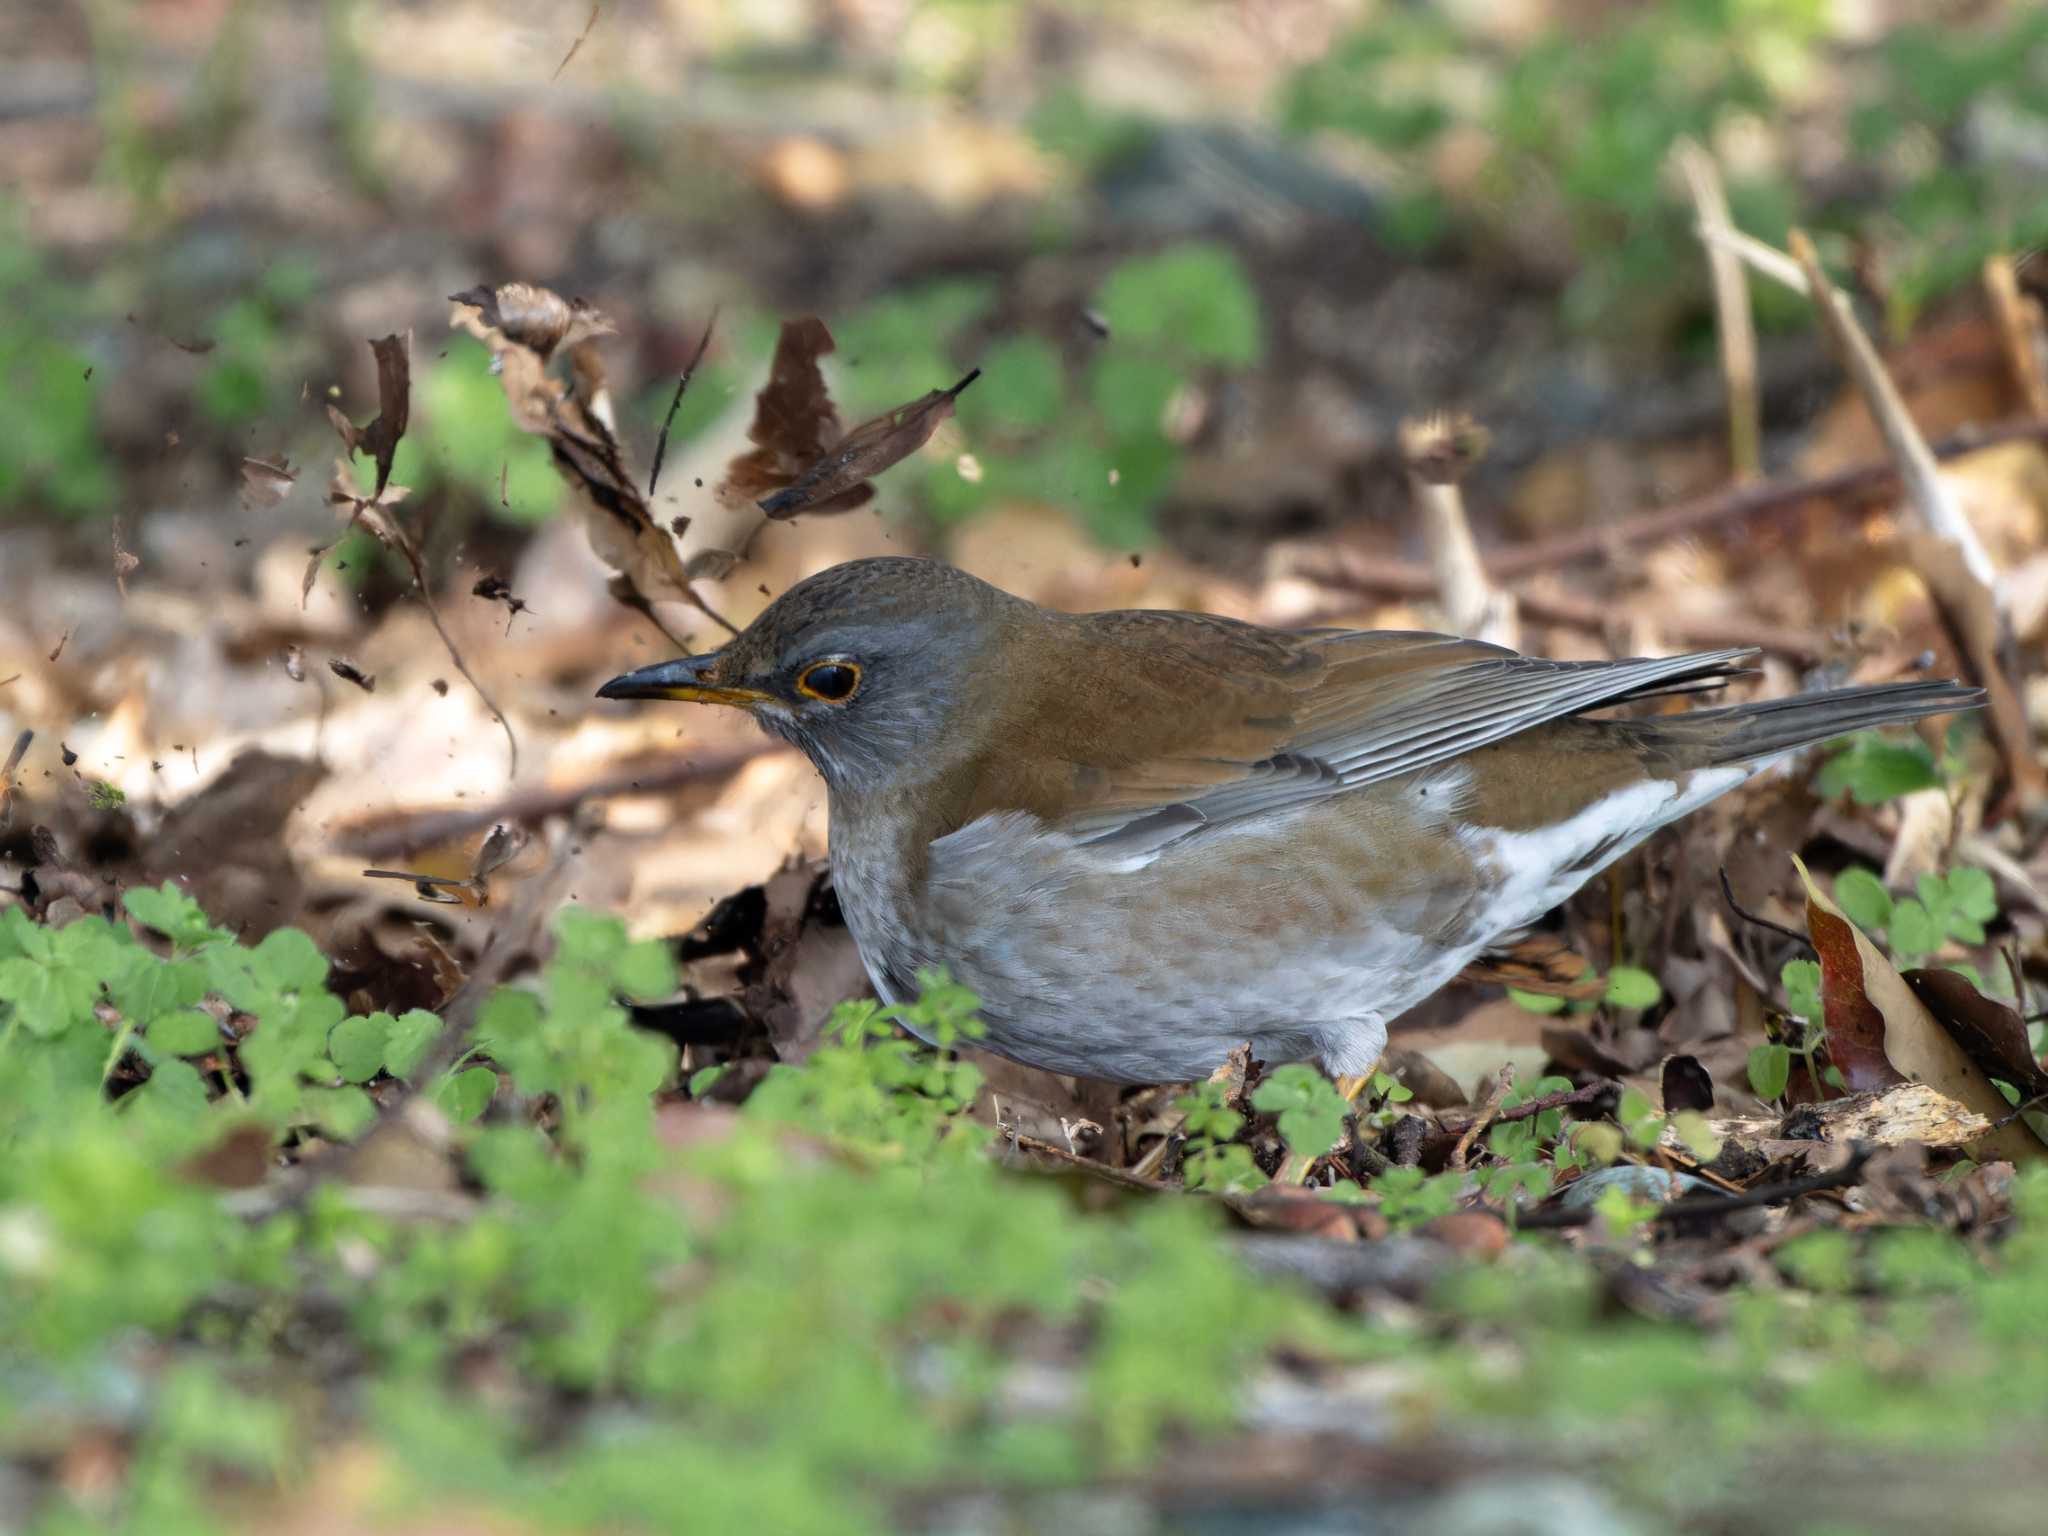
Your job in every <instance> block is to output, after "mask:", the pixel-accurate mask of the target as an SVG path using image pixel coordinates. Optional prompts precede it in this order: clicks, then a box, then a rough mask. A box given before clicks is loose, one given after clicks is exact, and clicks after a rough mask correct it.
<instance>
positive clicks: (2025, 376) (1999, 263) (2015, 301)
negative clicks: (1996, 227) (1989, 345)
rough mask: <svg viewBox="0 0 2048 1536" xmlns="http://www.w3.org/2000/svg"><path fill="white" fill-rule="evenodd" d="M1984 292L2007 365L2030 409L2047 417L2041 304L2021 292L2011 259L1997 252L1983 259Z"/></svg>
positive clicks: (2047, 379)
mask: <svg viewBox="0 0 2048 1536" xmlns="http://www.w3.org/2000/svg"><path fill="white" fill-rule="evenodd" d="M1984 291H1985V293H1986V294H1988V295H1989V296H1990V299H1991V314H1992V318H1993V319H1995V320H1996V321H1997V322H1998V339H1999V341H2000V343H2001V344H2002V345H2003V346H2004V349H2005V361H2006V366H2007V367H2008V368H2010V369H2011V370H2012V376H2013V382H2014V383H2016V384H2017V385H2018V386H2019V390H2020V395H2021V397H2022V398H2023V399H2024V400H2025V401H2026V402H2027V409H2028V410H2029V411H2031V412H2032V413H2033V414H2034V415H2036V416H2040V417H2048V369H2044V368H2043V366H2042V358H2041V339H2042V338H2041V306H2040V305H2039V304H2038V303H2036V302H2035V301H2034V300H2033V299H2030V298H2028V297H2027V296H2026V295H2025V294H2023V293H2021V292H2020V281H2019V274H2018V272H2017V271H2016V270H2015V269H2014V267H2013V262H2012V258H2011V257H2010V256H2008V255H2006V254H2005V253H2004V252H2002V251H1994V252H1992V254H1991V255H1989V256H1987V257H1985V258H1984Z"/></svg>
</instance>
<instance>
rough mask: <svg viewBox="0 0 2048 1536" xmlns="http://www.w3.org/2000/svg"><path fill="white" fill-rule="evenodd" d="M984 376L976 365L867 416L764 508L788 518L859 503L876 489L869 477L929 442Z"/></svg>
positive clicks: (768, 499) (764, 502)
mask: <svg viewBox="0 0 2048 1536" xmlns="http://www.w3.org/2000/svg"><path fill="white" fill-rule="evenodd" d="M980 377H981V370H980V369H979V368H977V369H975V370H974V371H973V372H972V373H970V374H968V375H967V377H966V378H964V379H962V380H961V381H960V382H959V383H958V384H955V385H954V386H953V387H952V388H951V389H935V390H932V391H931V392H930V393H929V394H925V395H921V396H919V397H918V398H917V399H915V400H913V401H911V402H910V403H909V404H908V405H899V406H897V407H896V409H895V410H893V411H888V412H885V413H884V414H883V415H880V416H877V417H876V418H875V419H874V420H873V421H865V422H862V423H861V424H860V425H859V426H857V427H855V428H854V429H853V430H852V431H851V432H849V433H847V434H846V437H845V440H844V441H842V442H841V443H840V444H839V445H838V446H837V447H835V448H834V449H833V450H832V451H831V452H830V453H828V454H826V455H825V456H824V457H823V458H821V459H819V460H818V461H817V462H816V463H814V464H812V465H811V466H810V467H809V468H808V469H806V470H805V471H804V472H803V473H802V474H800V475H798V476H797V477H796V479H795V480H794V481H793V482H792V483H791V484H790V485H788V486H787V487H785V488H784V489H782V490H780V491H777V492H776V493H775V494H774V495H773V496H768V497H765V498H763V499H762V501H761V502H760V507H761V510H762V511H763V512H765V513H767V514H768V515H769V516H770V517H776V518H783V517H794V516H796V515H797V513H799V512H843V511H846V510H847V509H848V508H850V507H855V506H858V505H860V503H862V502H864V501H866V500H867V499H868V498H869V497H870V496H872V495H873V494H874V487H873V486H871V485H869V484H868V483H867V482H868V481H869V480H871V479H873V478H874V477H875V476H876V475H879V474H880V473H881V472H882V471H883V470H885V469H888V468H889V467H890V466H891V465H894V464H900V463H901V462H902V461H903V460H904V459H907V458H909V457H910V455H911V454H913V453H915V452H917V450H918V449H920V448H922V447H923V446H924V445H925V444H926V443H928V442H930V441H931V437H932V434H933V433H934V432H936V431H938V429H939V423H940V422H942V421H945V420H946V419H947V418H948V417H950V416H951V415H952V414H953V405H954V402H955V401H957V400H958V399H959V398H960V391H962V390H963V389H965V388H966V387H967V386H968V385H970V384H972V383H973V382H974V381H975V380H976V379H978V378H980Z"/></svg>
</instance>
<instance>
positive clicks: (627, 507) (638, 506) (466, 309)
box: [449, 283, 730, 627]
mask: <svg viewBox="0 0 2048 1536" xmlns="http://www.w3.org/2000/svg"><path fill="white" fill-rule="evenodd" d="M486 300H488V301H489V302H488V304H487V303H486ZM455 305H456V308H455V310H454V313H453V314H452V316H451V317H450V321H449V323H450V324H451V325H454V326H456V327H458V328H460V329H463V330H467V331H468V332H469V333H470V334H471V335H472V336H475V337H476V338H477V340H479V341H481V342H482V343H483V344H484V345H485V346H486V347H488V348H490V350H491V352H492V354H493V355H494V356H495V357H496V358H497V361H498V368H499V376H500V381H501V382H502V383H503V385H504V388H505V402H506V404H507V406H508V407H509V408H510V410H511V413H512V420H513V421H514V423H515V424H517V426H518V427H519V429H520V430H521V431H523V432H529V433H532V434H533V435H534V436H536V437H543V438H546V439H547V442H548V446H549V448H550V449H551V450H552V454H553V458H554V461H555V468H556V470H557V471H559V472H560V474H561V475H562V477H563V478H564V479H566V480H567V481H568V482H569V483H570V484H571V485H572V486H574V487H575V488H576V489H577V490H578V491H580V492H581V493H582V494H581V495H580V496H579V498H578V505H579V506H580V507H581V509H582V511H583V529H584V533H585V536H586V537H588V538H589V540H590V547H591V549H592V550H593V551H594V552H595V553H596V554H597V557H598V558H599V559H600V560H602V561H604V562H605V564H607V565H609V566H610V567H611V568H612V569H613V570H615V571H618V572H619V573H620V574H621V575H622V576H624V577H625V578H626V579H627V580H628V581H629V582H630V583H631V584H632V585H633V587H634V588H635V589H636V590H637V591H638V592H639V593H640V594H641V595H642V596H643V597H645V598H647V599H649V600H652V601H661V600H665V599H666V600H677V601H682V602H687V603H690V604H692V605H694V606H696V607H697V608H699V609H702V610H703V611H704V612H705V613H707V614H709V613H710V609H709V608H707V607H705V605H704V602H703V600H702V599H701V598H699V597H698V596H697V594H696V593H695V592H694V591H693V590H692V589H691V587H690V578H689V576H688V575H687V574H686V573H685V572H684V570H683V563H682V558H681V556H680V555H679V554H678V553H677V552H676V545H675V540H674V539H673V538H672V537H671V536H670V535H669V533H668V531H667V530H666V529H664V528H663V527H661V525H660V524H658V523H656V522H655V520H654V517H653V515H652V514H651V512H650V511H649V510H648V506H647V501H646V498H645V497H644V496H642V495H641V493H640V490H639V487H638V485H637V484H636V477H635V476H634V475H633V474H632V473H631V471H630V470H629V468H628V467H627V464H626V458H625V453H624V451H623V449H622V448H621V447H620V444H619V440H618V436H617V434H616V432H615V430H614V427H613V419H612V403H611V394H610V391H609V389H608V387H607V385H606V382H605V373H604V359H603V356H602V354H601V353H599V351H598V349H597V346H596V343H595V342H594V341H593V340H592V339H591V338H592V337H593V336H595V335H597V334H601V333H602V332H603V331H608V330H609V329H610V326H609V324H608V323H604V322H603V321H602V318H601V317H597V316H596V315H595V312H594V311H588V310H586V311H582V312H580V313H581V315H582V319H583V330H582V332H581V333H580V335H579V334H578V332H577V327H576V324H575V323H574V322H573V320H571V321H567V322H565V321H564V320H563V316H564V315H565V314H569V313H570V312H571V306H568V305H566V304H564V303H563V301H562V300H561V299H559V298H557V297H556V296H555V295H554V294H552V293H549V292H548V291H547V290H546V289H544V288H533V287H530V286H528V285H526V284H523V283H513V284H508V285H506V286H505V287H503V288H499V289H497V290H496V291H495V293H493V292H492V291H490V290H486V289H481V288H478V289H471V290H469V291H468V292H466V293H461V294H457V295H455ZM556 306H560V307H559V308H557V307H556ZM494 320H495V321H503V322H504V325H503V326H501V325H499V324H497V323H494ZM506 327H509V329H507V328H506ZM570 336H577V338H578V339H576V340H574V341H573V342H572V343H570V344H569V346H568V356H569V360H570V370H569V377H568V378H567V379H563V378H559V377H557V376H555V375H554V374H551V373H550V372H549V371H548V367H547V363H548V359H549V358H550V357H551V356H552V355H553V354H554V352H555V351H556V350H557V349H558V348H559V347H561V346H562V345H563V343H564V341H565V339H567V338H568V337H570ZM529 338H530V339H529ZM713 617H716V616H715V615H713ZM719 622H721V623H723V622H724V621H723V620H720V621H719ZM728 627H730V626H728Z"/></svg>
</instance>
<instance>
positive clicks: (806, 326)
mask: <svg viewBox="0 0 2048 1536" xmlns="http://www.w3.org/2000/svg"><path fill="white" fill-rule="evenodd" d="M833 346H834V343H833V340H832V333H831V331H829V330H827V329H826V328H825V322H824V321H822V320H820V319H818V318H817V317H816V316H815V315H811V316H806V317H805V318H804V319H801V320H785V321H783V322H782V333H781V335H780V336H779V337H777V338H776V342H775V358H774V361H773V362H771V363H770V364H769V367H768V382H767V383H766V384H764V385H762V386H761V389H760V392H759V393H758V394H756V395H755V396H754V424H753V425H752V426H751V427H749V428H748V429H747V440H748V441H749V442H751V443H753V445H754V448H753V451H752V452H751V453H743V454H741V455H739V456H738V457H737V458H735V459H734V460H733V461H732V462H731V463H730V464H728V465H727V466H726V470H725V479H724V480H722V481H720V482H719V484H718V486H717V487H716V488H715V489H714V490H713V492H712V494H713V495H714V496H715V497H717V498H718V500H719V501H720V502H721V503H723V504H724V505H726V506H729V507H734V508H738V507H744V506H746V505H747V504H749V503H758V502H760V501H761V500H762V499H763V498H764V497H767V496H769V495H771V494H773V493H774V492H776V491H779V490H781V489H782V488H783V487H784V486H786V485H788V484H790V483H791V482H792V481H794V480H795V479H796V478H797V476H799V475H801V474H802V473H803V472H804V471H805V470H807V469H809V468H810V467H811V466H812V465H813V464H815V463H817V462H818V460H819V459H821V458H823V457H824V455H825V454H826V452H827V451H828V450H830V449H831V447H832V446H833V445H834V444H835V443H837V442H838V441H839V439H840V436H841V434H840V430H839V412H838V410H837V409H836V408H835V407H834V406H833V404H832V395H831V392H830V391H829V390H828V389H826V387H825V375H824V374H823V372H821V371H820V370H819V367H818V359H819V358H821V357H823V356H824V355H825V354H826V353H828V352H830V351H832V350H833ZM872 494H873V489H872V487H869V488H867V490H866V493H865V494H863V495H860V496H858V497H857V498H856V499H854V500H850V501H848V502H846V503H845V505H844V506H834V507H832V508H831V509H830V510H832V511H845V510H847V508H849V507H855V506H858V505H860V503H861V502H863V501H865V500H867V498H868V496H870V495H872ZM818 510H825V509H822V508H821V509H818Z"/></svg>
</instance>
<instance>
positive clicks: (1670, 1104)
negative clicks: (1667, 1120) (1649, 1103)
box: [1664, 1056, 1714, 1115]
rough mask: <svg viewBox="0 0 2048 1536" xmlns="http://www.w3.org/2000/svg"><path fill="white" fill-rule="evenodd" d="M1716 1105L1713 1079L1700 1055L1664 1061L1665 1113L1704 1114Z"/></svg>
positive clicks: (1677, 1057)
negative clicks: (1690, 1111) (1696, 1112)
mask: <svg viewBox="0 0 2048 1536" xmlns="http://www.w3.org/2000/svg"><path fill="white" fill-rule="evenodd" d="M1713 1107H1714V1079H1713V1077H1712V1076H1711V1075H1710V1074H1709V1073H1708V1071H1707V1069H1706V1068H1705V1067H1703V1066H1701V1065H1700V1059H1699V1057H1697V1056H1673V1057H1671V1058H1670V1059H1669V1060H1667V1061H1666V1062H1665V1063H1664V1113H1665V1114H1667V1115H1676V1114H1683V1113H1684V1112H1685V1111H1686V1110H1689V1109H1690V1110H1697V1111H1699V1112H1700V1113H1701V1114H1705V1113H1706V1112H1707V1111H1708V1110H1710V1109H1712V1108H1713Z"/></svg>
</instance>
